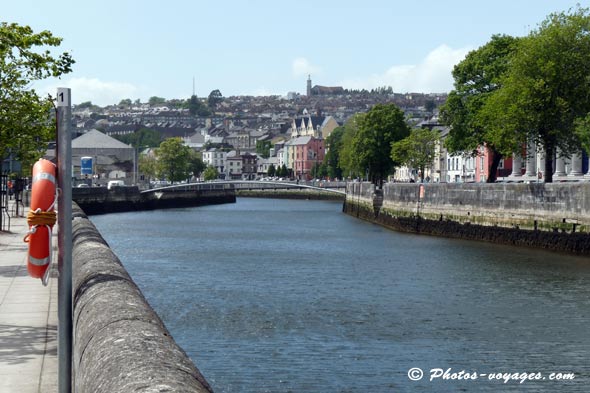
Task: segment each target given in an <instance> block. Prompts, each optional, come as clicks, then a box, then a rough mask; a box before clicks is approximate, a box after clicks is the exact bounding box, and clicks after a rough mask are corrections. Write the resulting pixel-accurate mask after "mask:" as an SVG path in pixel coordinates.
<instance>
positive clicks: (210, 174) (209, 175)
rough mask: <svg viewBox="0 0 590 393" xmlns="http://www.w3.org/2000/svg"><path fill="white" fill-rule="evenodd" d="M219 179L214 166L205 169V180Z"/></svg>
mask: <svg viewBox="0 0 590 393" xmlns="http://www.w3.org/2000/svg"><path fill="white" fill-rule="evenodd" d="M217 178H219V172H217V168H215V167H214V166H208V167H207V168H205V171H204V172H203V179H204V180H205V181H209V180H215V179H217Z"/></svg>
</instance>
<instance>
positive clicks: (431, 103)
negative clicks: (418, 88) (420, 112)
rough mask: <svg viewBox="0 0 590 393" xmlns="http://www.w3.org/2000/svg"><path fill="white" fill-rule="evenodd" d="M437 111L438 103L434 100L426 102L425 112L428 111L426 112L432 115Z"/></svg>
mask: <svg viewBox="0 0 590 393" xmlns="http://www.w3.org/2000/svg"><path fill="white" fill-rule="evenodd" d="M435 109H436V103H435V102H434V100H426V102H424V110H426V112H428V113H432V112H434V110H435Z"/></svg>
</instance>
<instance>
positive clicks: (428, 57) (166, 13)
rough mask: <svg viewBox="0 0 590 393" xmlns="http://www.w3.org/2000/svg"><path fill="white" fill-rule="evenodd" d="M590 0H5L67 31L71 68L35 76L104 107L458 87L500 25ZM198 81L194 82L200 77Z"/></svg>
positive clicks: (516, 24)
mask: <svg viewBox="0 0 590 393" xmlns="http://www.w3.org/2000/svg"><path fill="white" fill-rule="evenodd" d="M578 3H579V4H580V5H581V6H582V7H589V6H590V0H585V1H582V0H559V1H556V0H494V1H489V0H486V1H479V0H444V1H443V0H411V1H405V2H401V1H398V0H362V1H352V0H297V1H282V0H247V1H245V0H244V1H238V0H209V1H202V0H192V1H191V0H160V1H152V0H141V1H135V0H101V1H95V0H87V1H80V0H77V1H71V0H58V1H46V0H45V1H33V0H18V1H11V0H3V1H2V5H1V6H0V21H2V22H8V23H18V24H21V25H28V26H31V27H32V28H33V30H34V31H35V32H39V31H42V30H49V31H51V32H52V33H53V34H54V35H55V36H58V37H61V38H63V41H62V44H61V46H60V47H59V48H58V49H57V51H56V50H53V52H55V53H58V52H63V51H67V52H70V53H71V54H72V56H73V58H74V60H75V61H76V64H74V67H73V72H72V73H70V74H67V75H64V76H62V77H61V79H59V80H54V79H51V80H44V81H37V82H35V83H34V85H33V86H32V87H33V88H34V89H35V90H37V91H38V92H40V93H43V94H45V93H50V94H52V95H55V91H56V89H57V87H69V88H71V89H72V102H73V103H74V104H79V103H81V102H87V101H91V102H92V103H93V104H97V105H100V106H106V105H110V104H117V103H119V102H120V101H121V100H122V99H127V98H129V99H131V100H133V101H135V100H136V99H140V100H141V101H142V102H147V100H148V99H149V98H150V97H152V96H158V97H164V98H166V99H173V98H180V99H186V98H189V97H190V96H191V95H192V94H193V86H194V92H195V93H196V95H197V96H199V97H207V96H208V95H209V93H211V91H213V90H215V89H218V90H220V91H221V93H222V95H223V96H225V97H228V96H234V95H255V96H260V95H282V96H284V95H286V94H287V93H288V92H297V93H300V94H306V83H307V78H308V75H311V79H312V85H322V86H342V87H344V88H349V89H363V88H364V89H368V90H370V89H372V88H376V87H380V86H391V87H392V88H393V91H394V92H396V93H407V92H416V93H444V92H448V91H450V90H452V88H453V78H452V75H451V71H452V69H453V66H454V65H455V64H457V63H459V62H460V61H461V60H462V59H463V58H464V57H465V55H466V54H467V53H468V52H469V51H471V50H474V49H477V48H478V47H480V46H482V45H484V44H485V43H486V42H488V41H489V39H490V38H491V36H492V35H494V34H508V35H512V36H524V35H526V34H528V33H529V32H530V31H531V30H534V29H535V28H536V27H538V25H539V23H541V22H542V21H543V20H544V19H545V18H546V17H547V16H548V15H549V14H551V13H553V12H562V11H567V10H569V9H571V8H573V7H575V6H576V4H578ZM193 81H194V83H193Z"/></svg>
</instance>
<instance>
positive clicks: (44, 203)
mask: <svg viewBox="0 0 590 393" xmlns="http://www.w3.org/2000/svg"><path fill="white" fill-rule="evenodd" d="M55 172H56V171H55V164H53V163H52V162H51V161H49V160H45V159H43V158H41V159H39V161H37V162H36V163H35V165H33V186H32V188H31V210H30V211H29V214H28V215H27V223H28V224H29V232H28V233H27V235H26V236H25V239H24V241H25V242H27V243H29V254H28V257H27V270H28V271H29V275H30V276H31V277H33V278H40V279H41V280H42V281H43V285H47V280H48V276H49V266H50V265H51V251H52V246H51V235H52V234H51V230H52V228H53V225H54V224H55V221H56V214H55V210H54V206H55V201H56V199H57V198H56V190H57V187H56V184H55V183H56V179H55Z"/></svg>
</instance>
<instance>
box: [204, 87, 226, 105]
mask: <svg viewBox="0 0 590 393" xmlns="http://www.w3.org/2000/svg"><path fill="white" fill-rule="evenodd" d="M222 101H223V95H221V92H220V91H219V90H217V89H216V90H213V91H212V92H211V93H209V97H208V98H207V105H209V108H211V109H215V108H216V107H217V105H219V104H220V103H221V102H222Z"/></svg>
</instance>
